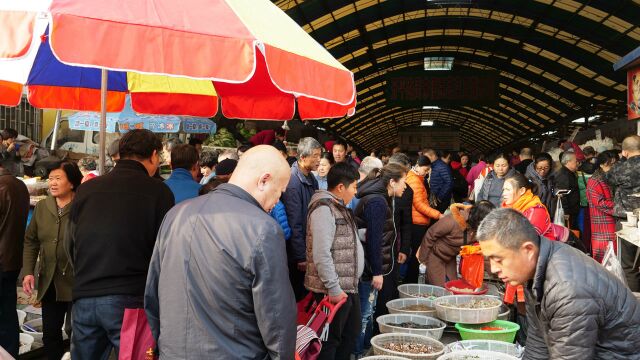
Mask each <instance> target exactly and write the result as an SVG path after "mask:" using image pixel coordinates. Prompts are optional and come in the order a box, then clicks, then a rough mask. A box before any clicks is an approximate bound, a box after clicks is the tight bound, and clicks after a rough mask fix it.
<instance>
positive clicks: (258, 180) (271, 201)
mask: <svg viewBox="0 0 640 360" xmlns="http://www.w3.org/2000/svg"><path fill="white" fill-rule="evenodd" d="M290 176H291V168H290V167H289V164H288V163H287V161H286V160H285V159H284V158H283V157H282V155H281V154H280V152H279V151H278V150H277V149H276V148H274V147H273V146H269V145H259V146H255V147H252V148H251V149H249V150H248V151H247V152H245V153H244V154H243V155H242V158H241V159H240V161H239V162H238V166H237V167H236V169H235V171H234V172H233V175H232V176H231V179H230V180H229V183H230V184H233V185H236V186H239V187H240V188H242V189H244V190H245V191H246V192H248V193H249V194H251V196H253V197H254V198H255V199H256V200H257V201H258V203H260V205H261V206H262V208H263V209H264V210H265V211H270V210H271V209H272V208H273V207H274V206H275V204H276V203H277V202H278V200H279V199H280V195H282V193H283V192H284V190H285V189H286V188H287V184H288V183H289V178H290Z"/></svg>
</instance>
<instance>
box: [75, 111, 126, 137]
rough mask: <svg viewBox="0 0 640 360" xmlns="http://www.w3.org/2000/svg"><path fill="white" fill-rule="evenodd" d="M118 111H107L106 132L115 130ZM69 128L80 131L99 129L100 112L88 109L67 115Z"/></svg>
mask: <svg viewBox="0 0 640 360" xmlns="http://www.w3.org/2000/svg"><path fill="white" fill-rule="evenodd" d="M117 122H118V113H107V132H109V133H114V132H116V123H117ZM69 128H70V129H71V130H81V131H100V114H97V113H95V112H90V111H79V112H77V113H75V114H73V115H71V116H69Z"/></svg>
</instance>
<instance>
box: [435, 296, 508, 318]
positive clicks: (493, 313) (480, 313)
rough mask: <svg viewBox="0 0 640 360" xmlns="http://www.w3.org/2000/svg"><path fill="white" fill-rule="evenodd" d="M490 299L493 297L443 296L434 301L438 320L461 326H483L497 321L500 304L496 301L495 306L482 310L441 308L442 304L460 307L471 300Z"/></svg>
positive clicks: (493, 298)
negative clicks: (460, 324)
mask: <svg viewBox="0 0 640 360" xmlns="http://www.w3.org/2000/svg"><path fill="white" fill-rule="evenodd" d="M481 299H490V300H496V298H495V297H491V296H485V295H452V296H443V297H441V298H439V299H437V300H436V301H435V305H436V312H437V314H438V318H440V319H441V320H444V321H448V322H454V323H462V324H484V323H488V322H492V321H494V320H496V319H498V313H499V312H500V307H501V306H502V302H501V301H499V300H497V301H496V305H495V306H492V307H488V308H482V309H460V308H456V307H449V306H443V305H442V304H456V305H461V304H465V303H468V302H470V301H473V300H481Z"/></svg>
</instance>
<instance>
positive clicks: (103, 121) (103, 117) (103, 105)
mask: <svg viewBox="0 0 640 360" xmlns="http://www.w3.org/2000/svg"><path fill="white" fill-rule="evenodd" d="M108 76H109V74H108V72H107V69H102V82H101V83H100V153H99V164H98V171H99V172H100V175H104V174H105V156H106V154H105V153H106V147H107V146H106V141H107V78H108Z"/></svg>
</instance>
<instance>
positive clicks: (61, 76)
mask: <svg viewBox="0 0 640 360" xmlns="http://www.w3.org/2000/svg"><path fill="white" fill-rule="evenodd" d="M47 29H48V30H47ZM47 31H48V32H49V33H50V34H48V33H47ZM78 34H90V35H87V36H79V35H78ZM53 69H55V71H53ZM99 69H109V70H110V72H109V84H108V90H109V91H108V101H107V110H108V111H119V110H121V109H122V108H123V106H124V95H125V94H126V93H130V94H131V95H132V106H133V108H134V110H135V111H136V112H141V113H151V114H175V115H198V116H213V115H214V114H215V113H217V111H218V99H219V101H220V104H221V108H222V115H224V116H225V117H227V118H241V119H264V120H286V119H291V118H293V117H294V116H295V114H296V112H297V113H298V115H299V117H300V118H301V119H321V118H332V117H343V116H345V115H351V114H353V113H354V111H355V102H356V92H355V84H354V79H353V73H351V72H350V71H349V70H347V69H346V68H345V67H344V66H342V64H340V62H338V61H337V60H335V59H334V58H333V57H332V56H331V54H329V52H328V51H327V50H325V49H324V48H323V47H322V46H321V45H320V44H318V43H317V42H316V41H315V40H313V39H312V38H311V37H310V36H309V35H308V34H307V33H306V32H305V31H304V30H302V29H301V28H300V27H299V26H298V25H297V24H296V23H295V22H294V21H293V20H291V19H290V18H289V17H288V16H287V15H286V14H285V13H284V12H282V11H281V10H280V9H278V7H276V6H275V5H273V4H272V3H270V2H269V1H266V0H259V1H256V0H251V1H249V0H187V1H182V2H176V1H172V0H155V1H145V2H142V1H124V0H117V1H109V2H103V1H97V0H82V1H81V0H53V1H51V0H40V1H29V2H25V1H14V0H7V1H2V2H0V103H1V104H5V105H15V104H17V102H18V101H19V99H20V95H19V94H21V92H22V87H21V85H27V90H28V97H29V101H30V102H31V103H32V104H33V105H34V106H36V107H41V108H42V107H44V108H57V109H70V110H94V111H95V110H97V108H99V104H100V102H99V88H100V70H99ZM167 75H170V76H167ZM175 76H177V77H175ZM32 88H33V89H32ZM185 108H186V109H185Z"/></svg>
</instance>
